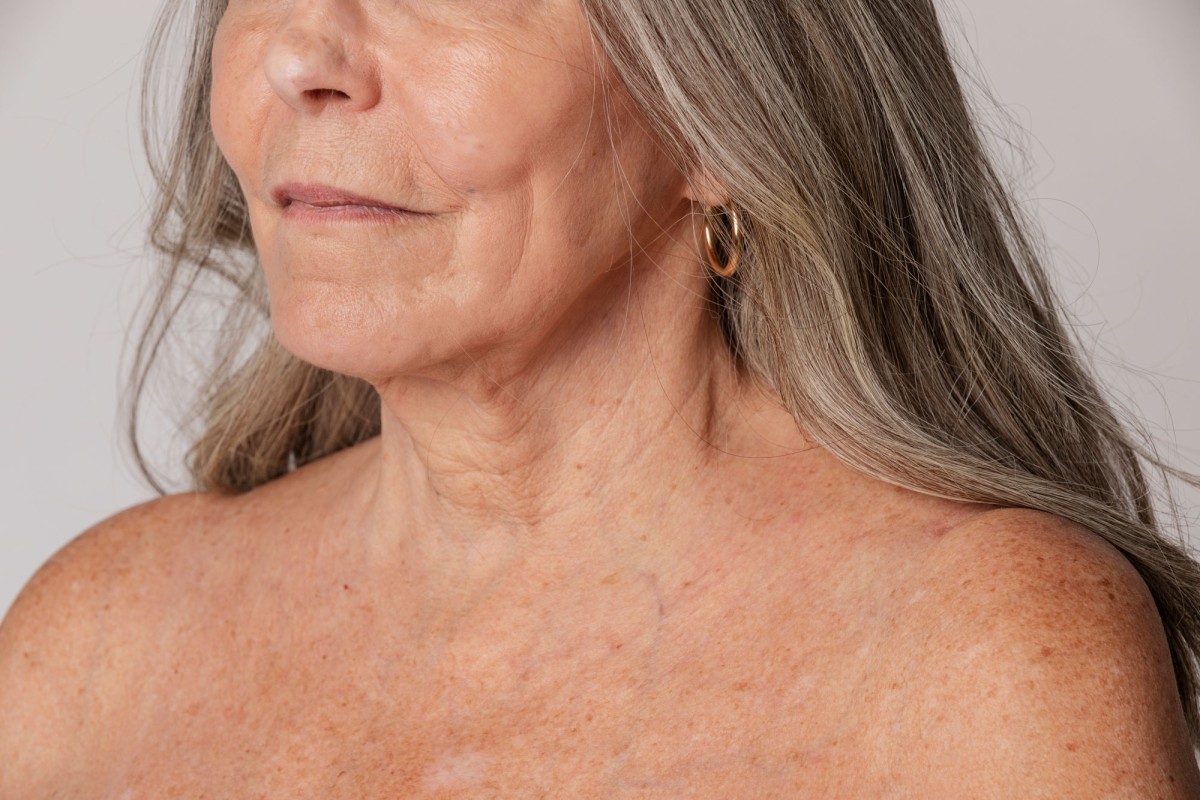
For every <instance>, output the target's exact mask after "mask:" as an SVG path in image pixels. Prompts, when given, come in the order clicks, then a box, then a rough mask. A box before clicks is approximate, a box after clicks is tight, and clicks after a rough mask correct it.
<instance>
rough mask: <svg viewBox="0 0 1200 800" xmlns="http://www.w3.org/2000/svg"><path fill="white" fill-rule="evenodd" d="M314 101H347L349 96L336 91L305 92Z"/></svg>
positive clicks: (316, 90)
mask: <svg viewBox="0 0 1200 800" xmlns="http://www.w3.org/2000/svg"><path fill="white" fill-rule="evenodd" d="M305 94H307V95H308V96H309V97H311V98H312V99H314V100H349V99H350V95H348V94H346V93H345V92H342V91H339V90H337V89H309V90H308V91H307V92H305Z"/></svg>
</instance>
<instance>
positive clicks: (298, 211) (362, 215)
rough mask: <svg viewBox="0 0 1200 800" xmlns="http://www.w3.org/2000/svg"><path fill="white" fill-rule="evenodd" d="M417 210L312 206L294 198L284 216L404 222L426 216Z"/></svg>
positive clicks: (319, 220) (299, 219) (297, 219)
mask: <svg viewBox="0 0 1200 800" xmlns="http://www.w3.org/2000/svg"><path fill="white" fill-rule="evenodd" d="M424 216H426V215H425V214H419V213H417V212H416V211H402V210H400V209H398V208H380V207H378V206H355V205H345V206H310V205H308V204H307V203H301V202H298V201H295V200H293V201H292V202H291V203H288V204H287V205H286V206H285V207H284V209H283V218H284V219H286V220H289V221H291V222H310V223H313V222H315V223H329V222H391V223H395V222H404V221H407V220H412V219H416V218H417V217H424Z"/></svg>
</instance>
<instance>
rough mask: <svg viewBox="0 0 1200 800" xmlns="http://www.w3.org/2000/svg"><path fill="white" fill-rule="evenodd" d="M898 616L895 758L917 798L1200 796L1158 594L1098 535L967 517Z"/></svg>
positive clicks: (1028, 514) (894, 771) (1014, 514)
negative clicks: (1156, 600) (900, 623)
mask: <svg viewBox="0 0 1200 800" xmlns="http://www.w3.org/2000/svg"><path fill="white" fill-rule="evenodd" d="M903 618H904V619H905V620H906V622H905V623H904V631H903V633H902V635H901V636H900V637H899V641H901V642H902V645H900V646H899V651H898V654H897V658H896V661H895V662H894V665H895V666H894V670H892V671H891V681H892V682H891V684H890V686H891V699H890V701H889V704H890V705H889V713H888V715H887V718H888V719H890V720H891V722H890V724H889V736H888V740H889V741H891V742H894V743H895V744H896V746H895V747H891V748H888V749H887V756H886V759H885V760H886V762H887V763H886V769H887V771H888V773H889V774H890V776H891V777H892V779H894V780H895V781H896V785H902V786H905V787H908V789H909V790H910V791H911V795H912V796H913V797H922V798H932V800H937V798H943V797H944V798H950V797H965V796H971V797H979V798H1001V797H1018V796H1020V797H1055V798H1070V797H1079V798H1084V797H1087V798H1098V797H1114V798H1116V797H1120V798H1125V797H1129V798H1134V797H1156V798H1164V800H1165V799H1167V798H1172V799H1174V798H1179V800H1183V798H1200V772H1197V768H1196V763H1195V757H1194V755H1193V752H1192V748H1191V744H1190V742H1189V740H1188V735H1187V730H1186V726H1185V723H1184V717H1183V711H1182V706H1181V704H1180V702H1179V697H1178V695H1177V690H1176V685H1175V678H1174V671H1173V667H1172V664H1171V658H1170V652H1169V649H1168V647H1167V639H1166V635H1165V632H1164V628H1163V625H1162V621H1161V619H1160V617H1159V614H1158V611H1157V607H1156V605H1155V603H1154V599H1153V596H1152V595H1151V593H1150V590H1149V589H1148V587H1147V586H1146V584H1145V582H1144V581H1143V579H1142V578H1141V576H1140V574H1139V573H1138V571H1137V570H1136V569H1135V568H1134V567H1133V565H1132V564H1131V563H1130V562H1129V561H1128V560H1127V559H1126V558H1125V557H1124V556H1123V555H1122V554H1121V553H1120V551H1118V550H1117V549H1116V548H1115V547H1113V546H1112V545H1110V544H1109V543H1108V542H1106V541H1105V540H1103V539H1102V538H1101V537H1100V536H1098V535H1097V534H1095V533H1093V532H1091V531H1089V530H1087V529H1085V528H1083V527H1081V526H1079V525H1076V524H1074V523H1071V522H1068V521H1066V520H1063V519H1061V518H1058V517H1055V516H1052V515H1049V514H1044V513H1041V512H1036V511H1031V510H1025V509H1011V508H1005V509H995V510H991V511H986V512H984V513H981V514H978V515H975V516H972V517H970V518H969V519H967V520H966V521H964V522H962V523H960V524H959V525H956V526H955V527H953V528H952V529H950V530H949V531H947V532H946V533H945V534H944V535H943V536H942V537H941V538H940V540H939V541H938V542H937V543H936V544H935V545H933V546H932V547H931V548H930V549H929V552H928V556H927V559H926V560H925V561H924V565H923V568H922V570H921V581H920V586H919V588H918V589H917V590H916V591H914V592H913V593H912V594H911V595H910V599H909V605H908V607H907V608H906V609H905V610H904V614H903Z"/></svg>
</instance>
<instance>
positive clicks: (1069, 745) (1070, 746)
mask: <svg viewBox="0 0 1200 800" xmlns="http://www.w3.org/2000/svg"><path fill="white" fill-rule="evenodd" d="M1067 749H1068V750H1070V751H1071V752H1072V753H1074V752H1075V751H1076V750H1078V749H1079V745H1077V744H1075V743H1074V742H1071V743H1069V744H1068V745H1067Z"/></svg>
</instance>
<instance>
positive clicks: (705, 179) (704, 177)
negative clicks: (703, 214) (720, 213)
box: [683, 167, 729, 208]
mask: <svg viewBox="0 0 1200 800" xmlns="http://www.w3.org/2000/svg"><path fill="white" fill-rule="evenodd" d="M683 195H684V197H686V198H687V199H689V200H691V201H692V202H694V203H699V204H700V205H701V206H703V207H704V208H710V207H712V206H721V205H725V204H726V203H728V202H729V193H728V192H726V191H725V189H724V187H723V186H721V184H720V183H719V182H718V181H717V180H716V179H714V178H713V177H712V175H711V174H710V173H709V172H708V171H707V170H704V169H702V168H700V167H694V168H693V169H691V170H689V171H688V174H687V183H686V185H685V187H684V191H683Z"/></svg>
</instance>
